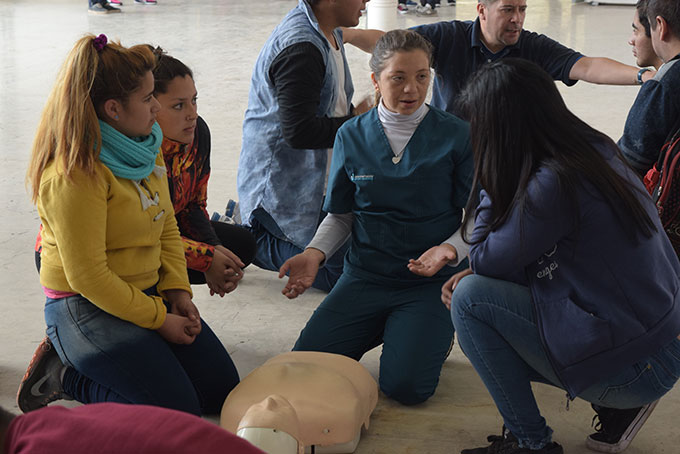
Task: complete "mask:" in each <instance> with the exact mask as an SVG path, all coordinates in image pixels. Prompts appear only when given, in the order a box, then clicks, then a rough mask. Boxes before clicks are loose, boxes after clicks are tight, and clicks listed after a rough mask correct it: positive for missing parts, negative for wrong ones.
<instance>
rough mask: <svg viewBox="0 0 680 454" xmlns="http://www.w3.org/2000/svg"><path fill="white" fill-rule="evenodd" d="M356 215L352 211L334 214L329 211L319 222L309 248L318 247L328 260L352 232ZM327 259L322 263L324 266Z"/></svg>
mask: <svg viewBox="0 0 680 454" xmlns="http://www.w3.org/2000/svg"><path fill="white" fill-rule="evenodd" d="M353 222H354V215H353V214H352V213H343V214H333V213H329V214H327V215H326V217H325V218H324V219H323V221H321V224H319V228H317V229H316V234H315V235H314V238H312V241H310V242H309V244H308V245H307V247H308V248H310V247H311V248H314V249H318V250H320V251H321V252H323V253H324V255H325V256H326V260H327V259H328V257H331V256H332V255H333V254H335V253H336V252H337V250H338V249H340V247H341V246H342V245H343V244H345V241H347V238H349V236H350V234H351V233H352V223H353ZM326 260H324V262H323V263H322V264H321V266H323V265H324V264H325V263H326Z"/></svg>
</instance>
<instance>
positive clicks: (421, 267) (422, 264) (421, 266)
mask: <svg viewBox="0 0 680 454" xmlns="http://www.w3.org/2000/svg"><path fill="white" fill-rule="evenodd" d="M457 257H458V254H457V253H456V248H455V247H453V246H451V245H450V244H447V243H444V244H440V245H439V246H434V247H431V248H430V249H428V250H427V251H425V252H424V253H423V254H422V255H421V256H420V257H418V259H416V260H414V259H411V260H409V261H408V265H407V267H408V269H409V271H411V272H412V273H413V274H417V275H418V276H426V277H430V276H434V275H435V274H437V272H438V271H439V270H441V269H442V268H444V266H445V265H446V264H447V263H449V262H450V261H452V260H456V258H457Z"/></svg>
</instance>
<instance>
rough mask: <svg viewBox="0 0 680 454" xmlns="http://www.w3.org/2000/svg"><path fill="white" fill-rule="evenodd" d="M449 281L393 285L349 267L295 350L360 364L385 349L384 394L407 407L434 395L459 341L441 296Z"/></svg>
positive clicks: (320, 307) (381, 387) (307, 327)
mask: <svg viewBox="0 0 680 454" xmlns="http://www.w3.org/2000/svg"><path fill="white" fill-rule="evenodd" d="M443 284H444V280H436V281H433V280H429V281H428V282H421V283H415V282H414V283H411V284H407V283H404V284H400V285H394V284H392V285H389V284H386V283H385V282H376V281H371V280H367V279H364V278H360V277H357V276H353V275H352V273H351V272H349V271H348V270H347V267H345V272H344V274H343V275H342V276H341V277H340V279H339V280H338V282H337V283H336V284H335V287H334V288H333V290H331V292H330V293H329V294H328V296H327V297H326V299H325V300H324V301H323V302H322V303H321V304H320V305H319V307H318V308H317V309H316V311H314V314H312V317H311V318H310V319H309V321H308V322H307V325H306V326H305V328H304V329H303V330H302V332H301V333H300V337H299V338H298V340H297V342H296V343H295V347H293V350H297V351H300V350H302V351H320V352H327V353H338V354H341V355H345V356H349V357H350V358H353V359H355V360H357V361H358V360H359V359H361V357H362V356H363V354H364V353H366V352H367V351H369V350H371V349H372V348H374V347H376V346H378V345H380V344H381V343H382V344H383V350H382V354H381V356H380V379H379V382H380V389H381V390H382V392H383V393H385V395H387V396H388V397H390V398H392V399H395V400H397V401H398V402H401V403H402V404H405V405H413V404H418V403H421V402H424V401H425V400H427V399H428V398H429V397H430V396H431V395H432V394H434V391H435V389H436V388H437V383H438V382H439V374H440V372H441V369H442V364H443V363H444V360H445V359H446V354H447V352H448V350H449V347H450V346H451V341H452V339H453V324H452V323H451V317H450V315H449V312H448V311H447V310H446V307H445V306H444V305H443V304H442V302H441V299H440V295H441V287H442V285H443Z"/></svg>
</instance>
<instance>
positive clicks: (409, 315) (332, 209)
mask: <svg viewBox="0 0 680 454" xmlns="http://www.w3.org/2000/svg"><path fill="white" fill-rule="evenodd" d="M431 64H432V54H431V46H430V44H429V43H428V42H427V41H426V40H425V39H424V38H422V37H421V36H420V35H418V34H417V33H414V32H410V31H406V30H394V31H391V32H389V33H387V34H385V35H384V36H383V37H382V38H381V39H380V40H379V41H378V43H377V44H376V47H375V50H374V52H373V56H372V58H371V63H370V65H371V70H372V71H373V73H372V74H371V78H372V80H373V83H374V86H375V88H376V91H377V93H378V95H379V96H380V101H379V103H378V106H377V107H376V108H374V109H372V110H370V111H369V112H367V113H366V114H364V115H362V116H359V117H357V118H355V119H352V120H350V121H348V122H347V123H345V125H343V126H342V127H341V128H340V130H339V131H338V134H337V136H336V141H335V146H334V148H333V158H332V163H331V169H330V174H329V178H328V191H327V195H326V201H325V206H324V210H325V211H327V212H328V213H329V215H328V216H327V217H326V219H324V221H323V222H322V224H321V225H320V226H319V229H318V230H317V233H316V235H315V236H314V239H313V240H312V242H311V243H310V244H309V245H308V247H307V249H305V251H304V252H303V253H301V254H298V255H296V256H294V257H292V258H291V259H289V260H288V261H287V262H286V263H284V264H283V266H282V267H281V270H280V277H283V276H284V275H285V274H289V279H288V283H287V285H286V286H285V288H284V290H283V293H284V295H286V296H288V297H289V298H294V297H296V296H297V295H299V294H301V293H302V292H304V291H305V290H306V289H307V288H309V286H310V285H311V283H312V282H313V280H314V276H315V275H316V272H317V271H318V269H319V267H320V266H323V263H324V261H325V258H326V257H330V256H331V255H332V254H333V252H335V250H336V249H337V248H338V247H340V246H341V245H342V244H343V243H344V241H345V240H346V239H347V238H348V236H350V234H351V246H350V248H349V251H348V253H347V255H346V257H345V268H344V274H343V275H342V277H341V278H340V280H339V281H338V282H337V284H336V286H335V287H334V288H333V290H332V291H331V292H330V294H329V295H328V296H327V297H326V299H325V300H324V301H323V302H322V303H321V305H320V306H319V307H318V308H317V310H316V311H315V312H314V314H313V315H312V317H311V319H310V320H309V321H308V322H307V326H306V327H305V328H304V330H303V331H302V333H301V334H300V337H299V339H298V340H297V343H296V344H295V347H294V350H312V351H323V352H330V353H339V354H343V355H346V356H349V357H351V358H354V359H356V360H359V359H360V358H361V356H362V355H363V354H364V353H366V352H367V351H369V350H371V349H372V348H374V347H376V346H378V345H380V344H381V343H382V344H383V351H382V355H381V358H380V380H379V381H380V388H381V390H382V391H383V392H384V393H385V394H386V395H387V396H389V397H391V398H394V399H396V400H397V401H399V402H401V403H404V404H407V405H409V404H416V403H420V402H423V401H425V400H426V399H428V398H429V397H430V396H431V395H432V394H433V393H434V390H435V388H436V387H437V383H438V381H439V374H440V372H441V368H442V364H443V362H444V360H445V359H446V355H447V353H448V350H449V347H450V346H451V342H452V339H453V326H452V323H451V320H450V317H449V315H448V312H447V311H446V308H445V307H444V306H443V305H442V304H441V303H440V301H439V295H440V292H441V287H442V284H443V283H444V282H445V281H446V280H447V279H448V278H449V277H450V276H451V275H453V274H454V273H455V272H457V271H459V270H461V269H463V268H465V267H467V261H466V260H465V257H466V255H467V251H466V250H465V244H464V243H463V242H462V241H461V240H460V235H459V234H458V233H457V231H458V229H459V227H460V224H461V216H462V210H463V207H464V206H465V203H466V201H467V199H468V194H469V191H470V181H471V175H472V154H471V151H470V144H469V128H468V125H467V123H465V122H463V121H462V120H460V119H458V118H457V117H455V116H453V115H451V114H449V113H446V112H444V111H441V110H439V109H436V108H434V107H430V106H428V105H426V104H425V97H426V96H427V90H428V87H429V85H430V81H431V70H430V67H431ZM416 257H417V259H416Z"/></svg>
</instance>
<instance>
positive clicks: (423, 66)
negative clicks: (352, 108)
mask: <svg viewBox="0 0 680 454" xmlns="http://www.w3.org/2000/svg"><path fill="white" fill-rule="evenodd" d="M369 66H370V67H371V70H372V71H373V72H372V73H371V80H372V81H373V86H374V87H375V90H376V93H377V94H378V95H379V96H378V98H379V99H382V103H383V105H384V106H385V107H386V108H387V109H388V110H390V111H391V112H396V113H400V114H403V115H409V114H412V113H414V112H415V111H416V110H418V108H419V107H420V106H422V105H423V103H424V102H425V98H426V97H427V89H428V87H429V86H430V79H431V71H430V67H431V66H432V46H431V45H430V43H429V42H427V40H426V39H425V38H423V37H422V36H421V35H419V34H418V33H415V32H412V31H409V30H392V31H390V32H387V33H385V34H384V35H383V36H382V37H381V38H380V39H379V40H378V42H377V43H376V45H375V48H374V49H373V55H372V56H371V61H370V62H369Z"/></svg>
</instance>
